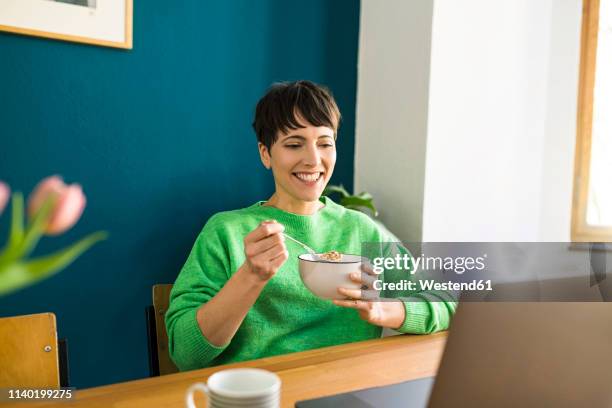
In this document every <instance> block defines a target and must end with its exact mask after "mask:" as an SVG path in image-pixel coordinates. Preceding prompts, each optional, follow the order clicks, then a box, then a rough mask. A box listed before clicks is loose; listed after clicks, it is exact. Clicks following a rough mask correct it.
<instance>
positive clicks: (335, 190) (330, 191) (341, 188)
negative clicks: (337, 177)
mask: <svg viewBox="0 0 612 408" xmlns="http://www.w3.org/2000/svg"><path fill="white" fill-rule="evenodd" d="M334 193H338V194H340V196H341V197H343V198H344V197H348V196H350V194H349V193H348V191H346V189H345V188H344V186H343V185H339V186H334V185H331V186H327V187H325V190H323V195H330V194H334Z"/></svg>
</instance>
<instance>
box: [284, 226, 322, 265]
mask: <svg viewBox="0 0 612 408" xmlns="http://www.w3.org/2000/svg"><path fill="white" fill-rule="evenodd" d="M283 235H284V236H285V237H286V238H289V239H290V240H291V241H293V242H295V243H296V244H298V245H301V246H302V247H303V248H304V249H305V250H307V251H308V253H309V254H310V255H312V256H313V257H314V258H315V260H317V261H320V260H321V258H320V257H319V255H317V253H316V252H315V250H314V249H312V248H311V247H309V246H308V245H306V244H305V243H303V242H301V241H298V240H297V239H295V238H293V237H292V236H291V235H288V234H285V233H284V232H283Z"/></svg>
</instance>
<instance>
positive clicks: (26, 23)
mask: <svg viewBox="0 0 612 408" xmlns="http://www.w3.org/2000/svg"><path fill="white" fill-rule="evenodd" d="M132 14H133V0H0V31H6V32H9V33H14V34H23V35H31V36H37V37H44V38H52V39H56V40H63V41H73V42H79V43H85V44H92V45H99V46H105V47H115V48H123V49H132V18H133V16H132Z"/></svg>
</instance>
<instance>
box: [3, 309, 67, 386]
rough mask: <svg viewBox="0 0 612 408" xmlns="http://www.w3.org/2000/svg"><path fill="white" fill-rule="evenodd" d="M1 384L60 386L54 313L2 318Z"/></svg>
mask: <svg viewBox="0 0 612 408" xmlns="http://www.w3.org/2000/svg"><path fill="white" fill-rule="evenodd" d="M0 367H1V368H0V388H15V387H18V388H59V387H60V364H59V354H58V341H57V324H56V319H55V314H53V313H39V314H32V315H24V316H15V317H4V318H0Z"/></svg>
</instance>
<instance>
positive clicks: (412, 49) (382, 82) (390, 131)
mask: <svg viewBox="0 0 612 408" xmlns="http://www.w3.org/2000/svg"><path fill="white" fill-rule="evenodd" d="M432 9H433V6H432V2H431V0H416V1H415V0H411V1H406V0H385V1H384V2H381V1H376V0H363V1H362V2H361V21H360V38H359V68H358V86H357V90H358V91H357V125H356V133H357V134H356V145H355V191H357V192H359V191H362V190H365V191H369V192H371V193H372V194H373V195H374V197H375V202H376V204H377V206H378V207H379V208H380V213H381V214H380V217H381V219H382V221H383V222H385V223H386V224H387V225H388V226H389V227H390V229H391V231H393V232H394V233H395V234H396V235H398V237H399V238H400V239H401V240H403V241H406V242H410V241H419V240H420V239H421V218H422V212H423V186H424V180H425V143H426V136H427V95H428V87H429V69H430V67H429V56H430V40H431V23H432ZM408 186H409V188H407V187H408Z"/></svg>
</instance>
